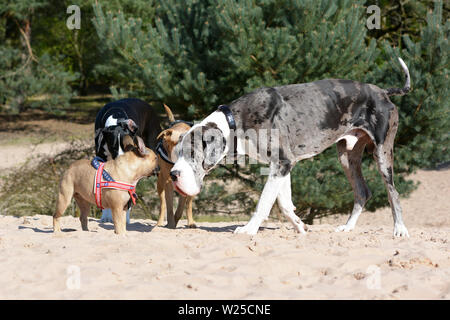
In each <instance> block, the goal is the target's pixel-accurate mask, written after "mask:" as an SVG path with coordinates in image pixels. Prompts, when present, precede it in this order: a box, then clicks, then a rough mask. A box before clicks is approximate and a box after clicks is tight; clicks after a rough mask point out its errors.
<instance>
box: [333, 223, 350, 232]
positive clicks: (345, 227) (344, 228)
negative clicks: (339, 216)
mask: <svg viewBox="0 0 450 320" xmlns="http://www.w3.org/2000/svg"><path fill="white" fill-rule="evenodd" d="M353 229H355V226H352V225H347V224H343V225H342V226H339V227H337V228H336V229H335V230H334V231H335V232H349V231H352V230H353Z"/></svg>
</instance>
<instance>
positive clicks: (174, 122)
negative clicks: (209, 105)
mask: <svg viewBox="0 0 450 320" xmlns="http://www.w3.org/2000/svg"><path fill="white" fill-rule="evenodd" d="M177 123H186V124H187V125H188V126H190V127H192V126H193V125H194V123H193V122H192V121H186V120H175V121H172V122H171V123H169V128H170V127H173V126H174V125H176V124H177Z"/></svg>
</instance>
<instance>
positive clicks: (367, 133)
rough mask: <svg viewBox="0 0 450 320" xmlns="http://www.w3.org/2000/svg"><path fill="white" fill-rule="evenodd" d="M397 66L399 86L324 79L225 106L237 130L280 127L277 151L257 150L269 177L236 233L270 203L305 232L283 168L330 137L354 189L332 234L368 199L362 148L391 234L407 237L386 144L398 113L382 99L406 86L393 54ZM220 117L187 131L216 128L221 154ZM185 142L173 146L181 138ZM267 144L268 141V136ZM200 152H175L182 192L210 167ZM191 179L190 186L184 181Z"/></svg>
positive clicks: (247, 229) (249, 228) (255, 221)
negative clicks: (383, 196)
mask: <svg viewBox="0 0 450 320" xmlns="http://www.w3.org/2000/svg"><path fill="white" fill-rule="evenodd" d="M400 63H401V65H402V68H403V70H404V72H405V74H406V79H407V80H406V84H405V86H404V87H403V88H390V89H382V88H379V87H377V86H375V85H373V84H367V83H360V82H357V81H351V80H341V79H328V80H319V81H315V82H311V83H303V84H293V85H286V86H280V87H273V88H261V89H258V90H256V91H254V92H251V93H249V94H246V95H244V96H242V97H240V98H238V99H236V100H234V101H233V102H231V103H230V104H229V105H228V106H229V109H230V110H231V112H232V114H233V116H234V119H235V123H236V127H237V130H239V129H242V130H243V131H244V132H245V131H246V130H248V129H253V130H256V131H257V132H258V131H260V130H262V129H264V130H268V131H271V130H273V129H276V130H278V132H279V144H278V150H276V151H277V155H276V156H275V155H273V154H271V152H270V151H269V152H261V150H258V151H257V153H258V154H257V155H258V160H259V161H261V162H266V163H269V164H270V174H269V177H268V180H267V183H266V185H265V186H264V189H263V192H262V194H261V197H260V200H259V202H258V205H257V208H256V212H255V214H254V215H253V216H252V218H251V220H250V221H249V223H248V224H247V225H245V226H244V227H239V228H237V229H236V230H235V232H236V233H247V234H256V232H257V231H258V228H259V226H260V224H261V223H262V221H264V220H265V219H266V218H267V217H268V215H269V213H270V209H271V207H272V206H273V204H274V202H275V200H277V201H278V204H279V207H280V209H281V211H282V213H284V214H285V215H286V216H287V218H288V219H289V220H290V221H291V222H292V224H293V225H294V227H295V228H296V230H297V231H298V232H302V233H303V232H305V231H304V225H303V223H302V221H301V220H300V219H299V218H298V217H297V216H296V215H295V213H294V210H295V207H294V205H293V203H292V199H291V186H290V171H291V169H292V167H293V166H294V165H295V163H296V162H297V161H299V160H302V159H306V158H310V157H312V156H314V155H317V154H319V153H321V152H322V151H324V150H325V149H326V148H328V147H330V146H331V145H333V144H334V143H336V142H337V149H338V154H339V160H340V162H341V164H342V166H343V168H344V171H345V174H346V176H347V178H348V179H349V181H350V183H351V185H352V188H353V191H354V194H355V204H354V208H353V211H352V214H351V216H350V218H349V220H348V222H347V224H346V225H344V226H340V227H339V228H338V229H337V231H350V230H352V229H353V228H354V226H355V223H356V220H357V219H358V216H359V214H360V213H361V211H362V209H363V207H364V205H365V203H366V202H367V200H368V199H369V198H370V196H371V194H370V190H369V189H368V187H367V185H366V183H365V181H364V178H363V176H362V172H361V158H362V154H363V151H364V149H365V148H366V147H367V150H368V151H369V152H371V153H373V156H374V159H375V160H376V163H377V166H378V169H379V171H380V173H381V175H382V178H383V181H384V183H385V185H386V188H387V191H388V196H389V202H390V205H391V208H392V214H393V217H394V234H395V235H396V236H407V235H408V231H407V229H406V227H405V225H404V223H403V221H402V212H401V207H400V203H399V200H398V193H397V191H396V189H395V187H394V181H393V143H394V138H395V134H396V131H397V126H398V111H397V109H396V107H395V105H394V104H393V103H392V102H391V100H390V99H389V96H390V95H394V94H401V95H402V94H405V93H407V92H408V91H409V90H410V80H409V72H408V69H407V67H406V65H405V64H404V62H403V60H401V59H400ZM224 119H225V118H224V115H223V114H222V115H221V112H220V111H216V112H213V113H212V114H211V115H210V116H208V117H207V118H205V119H204V120H203V121H202V122H201V123H200V124H197V125H195V126H194V127H193V128H192V129H191V131H190V132H188V134H187V135H186V136H189V135H193V134H195V133H196V132H197V133H199V131H200V130H205V128H207V127H214V126H215V129H216V130H219V134H218V135H216V140H217V138H218V139H219V140H220V139H221V138H223V139H225V140H226V141H227V147H226V148H225V149H226V150H224V152H223V153H224V154H223V156H224V155H225V153H226V152H227V151H228V152H229V150H230V148H231V147H230V142H231V141H233V139H232V138H231V136H232V134H231V133H230V130H229V128H227V126H226V121H225V120H224ZM186 136H185V138H186ZM271 137H272V135H269V140H271ZM184 140H185V139H183V141H182V143H180V145H182V144H183V143H185V141H184ZM237 140H238V148H237V149H238V151H239V150H240V152H239V153H240V154H248V153H246V151H245V150H243V145H245V144H248V143H253V144H254V145H257V142H256V141H251V140H252V138H249V139H248V138H247V139H245V140H246V141H243V140H244V139H242V138H240V137H238V139H237ZM186 143H187V142H186ZM270 143H272V141H269V144H270ZM205 150H206V149H205V148H204V149H203V151H202V150H198V147H197V149H196V150H195V151H196V155H195V156H192V157H189V155H182V156H181V157H179V159H178V160H177V162H176V163H175V166H174V167H173V169H172V172H176V174H177V176H176V177H174V183H175V184H176V186H177V187H178V188H179V189H181V190H182V191H183V192H185V193H187V194H195V193H198V192H199V191H200V188H201V184H202V180H203V177H204V175H205V174H206V173H207V172H208V171H209V170H210V167H206V166H205V165H204V164H203V163H204V161H205V159H206V158H208V157H209V156H208V154H207V153H206V152H205ZM269 150H270V148H269ZM219 160H220V159H219ZM213 162H214V163H217V162H218V161H213ZM192 178H194V180H195V182H196V184H194V183H190V182H186V180H192ZM178 180H179V181H178ZM188 189H192V190H194V191H192V190H188Z"/></svg>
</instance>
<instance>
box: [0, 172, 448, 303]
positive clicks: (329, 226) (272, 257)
mask: <svg viewBox="0 0 450 320" xmlns="http://www.w3.org/2000/svg"><path fill="white" fill-rule="evenodd" d="M413 178H414V179H415V180H419V181H421V182H422V184H421V185H420V187H419V189H418V190H416V191H415V192H414V193H413V194H412V196H411V197H410V198H409V199H403V200H402V201H401V202H402V205H403V209H404V218H405V223H406V225H407V227H408V228H409V233H410V235H411V237H410V238H407V239H398V238H396V239H394V238H393V237H392V229H393V223H392V216H391V213H390V210H389V209H382V210H379V211H377V212H375V213H369V212H365V213H363V215H362V216H361V218H360V221H359V223H358V225H357V228H356V229H355V230H354V231H353V232H350V233H335V232H334V229H335V227H336V226H338V225H339V224H342V223H345V221H346V219H347V217H346V216H337V217H329V218H327V219H324V220H322V221H318V222H317V223H316V224H314V225H312V226H310V228H309V232H308V233H307V234H306V235H299V234H296V233H294V231H293V230H292V227H291V225H289V224H288V223H286V222H284V223H281V222H270V223H267V224H265V225H264V227H263V228H261V230H260V232H259V233H258V234H257V235H256V236H254V237H251V236H247V235H234V234H233V233H232V231H233V230H234V229H235V227H236V226H238V225H242V224H243V223H244V222H242V223H233V222H227V223H198V224H197V225H198V228H197V229H186V228H184V225H185V223H186V221H181V223H180V225H179V227H178V228H177V229H176V230H170V229H166V228H158V227H155V221H152V220H134V219H132V221H131V224H130V225H129V226H128V233H127V235H126V236H116V235H115V234H114V232H113V226H112V224H109V223H107V224H102V223H100V222H99V221H98V220H96V219H92V218H91V219H90V222H89V228H90V231H89V232H83V231H81V227H80V223H79V221H78V220H77V219H75V218H73V217H70V216H66V217H64V218H63V220H62V226H63V228H65V229H66V231H67V232H64V233H62V234H60V235H54V234H53V233H52V225H51V224H52V219H51V217H49V216H32V217H21V218H16V217H11V216H2V215H0V299H449V298H450V251H449V249H450V247H449V235H450V218H449V213H450V204H449V201H448V199H449V197H448V196H449V194H450V192H449V191H450V170H449V169H447V170H441V171H419V172H418V173H417V174H415V175H414V176H413ZM194 214H195V212H194ZM194 217H195V216H194Z"/></svg>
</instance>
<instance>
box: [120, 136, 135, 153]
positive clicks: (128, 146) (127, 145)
mask: <svg viewBox="0 0 450 320" xmlns="http://www.w3.org/2000/svg"><path fill="white" fill-rule="evenodd" d="M122 144H123V151H124V152H127V151H130V150H133V149H134V148H135V145H134V141H133V138H131V137H130V136H129V135H126V136H124V137H123V139H122Z"/></svg>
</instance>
